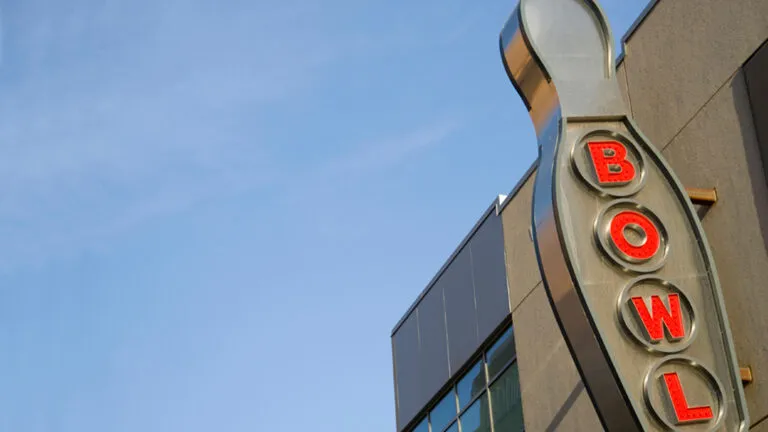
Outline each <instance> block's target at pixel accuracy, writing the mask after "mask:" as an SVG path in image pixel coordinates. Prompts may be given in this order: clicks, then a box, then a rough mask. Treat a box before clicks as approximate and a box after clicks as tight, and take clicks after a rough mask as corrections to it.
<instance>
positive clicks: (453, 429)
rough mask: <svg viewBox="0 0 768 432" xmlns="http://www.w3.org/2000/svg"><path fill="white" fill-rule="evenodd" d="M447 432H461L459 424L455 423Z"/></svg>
mask: <svg viewBox="0 0 768 432" xmlns="http://www.w3.org/2000/svg"><path fill="white" fill-rule="evenodd" d="M445 432H459V424H458V423H454V424H452V425H451V427H449V428H448V429H447V430H446V431H445Z"/></svg>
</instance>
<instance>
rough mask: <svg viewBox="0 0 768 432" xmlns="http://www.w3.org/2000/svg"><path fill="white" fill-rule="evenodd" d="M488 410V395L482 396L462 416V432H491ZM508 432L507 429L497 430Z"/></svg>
mask: <svg viewBox="0 0 768 432" xmlns="http://www.w3.org/2000/svg"><path fill="white" fill-rule="evenodd" d="M489 412H490V411H489V410H488V394H484V395H482V396H480V399H478V400H476V401H475V403H473V404H472V406H471V407H469V408H467V410H466V411H464V414H462V415H461V432H490V431H491V416H490V414H489ZM496 430H499V431H506V429H498V428H497V429H496Z"/></svg>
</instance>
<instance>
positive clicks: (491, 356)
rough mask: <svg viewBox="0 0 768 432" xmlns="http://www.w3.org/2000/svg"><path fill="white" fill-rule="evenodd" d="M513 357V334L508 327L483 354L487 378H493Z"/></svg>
mask: <svg viewBox="0 0 768 432" xmlns="http://www.w3.org/2000/svg"><path fill="white" fill-rule="evenodd" d="M514 357H515V334H514V332H513V330H512V327H510V328H509V329H507V331H505V332H504V334H502V335H501V337H500V338H499V339H498V340H497V341H496V342H495V343H494V344H493V346H492V347H491V348H490V349H489V350H488V352H487V353H486V354H485V358H486V360H487V362H488V379H490V380H493V378H494V377H495V376H496V375H498V374H499V372H501V370H502V369H504V366H506V365H507V364H508V363H509V361H510V360H512V359H513V358H514Z"/></svg>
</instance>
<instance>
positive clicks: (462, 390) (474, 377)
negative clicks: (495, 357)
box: [456, 361, 485, 410]
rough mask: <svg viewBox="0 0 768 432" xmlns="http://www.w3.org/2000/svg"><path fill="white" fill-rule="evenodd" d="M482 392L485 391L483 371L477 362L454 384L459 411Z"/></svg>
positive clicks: (480, 362)
mask: <svg viewBox="0 0 768 432" xmlns="http://www.w3.org/2000/svg"><path fill="white" fill-rule="evenodd" d="M483 390H485V370H483V362H482V361H479V362H477V363H476V364H475V366H473V367H472V369H470V370H469V372H467V373H466V374H465V375H464V376H463V377H462V378H461V379H460V380H459V382H458V384H456V393H457V394H458V396H459V410H462V409H464V407H466V406H467V405H468V404H469V403H470V402H472V399H473V398H474V397H475V396H477V395H479V394H480V393H482V392H483Z"/></svg>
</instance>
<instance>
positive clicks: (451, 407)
mask: <svg viewBox="0 0 768 432" xmlns="http://www.w3.org/2000/svg"><path fill="white" fill-rule="evenodd" d="M457 412H458V411H457V410H456V394H455V393H454V392H453V391H451V392H450V393H448V394H447V395H446V396H445V397H444V398H443V400H441V401H440V402H438V403H437V405H435V407H434V408H432V411H430V412H429V419H430V421H431V422H432V432H440V431H442V430H443V429H444V428H445V427H446V426H448V423H450V422H451V421H453V419H454V418H456V414H457Z"/></svg>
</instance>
